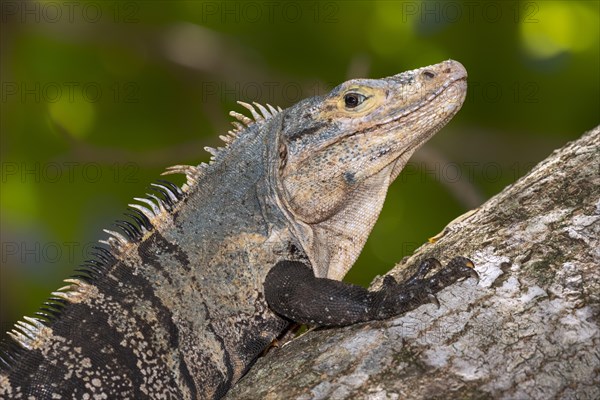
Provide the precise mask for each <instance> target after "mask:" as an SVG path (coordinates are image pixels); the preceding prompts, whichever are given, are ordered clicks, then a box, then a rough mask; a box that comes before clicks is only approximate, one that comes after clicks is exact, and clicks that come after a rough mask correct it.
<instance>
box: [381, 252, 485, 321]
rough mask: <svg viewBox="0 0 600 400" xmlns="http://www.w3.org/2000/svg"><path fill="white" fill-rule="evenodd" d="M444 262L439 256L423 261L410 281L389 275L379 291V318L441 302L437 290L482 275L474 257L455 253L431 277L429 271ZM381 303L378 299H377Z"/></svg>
mask: <svg viewBox="0 0 600 400" xmlns="http://www.w3.org/2000/svg"><path fill="white" fill-rule="evenodd" d="M440 266H441V264H440V262H439V261H438V260H436V259H435V258H428V259H426V260H425V261H423V262H422V263H421V264H420V265H419V268H418V269H417V272H415V273H414V274H413V275H412V276H411V277H410V278H408V279H407V280H406V281H404V282H401V283H397V282H396V280H395V279H394V278H392V277H391V276H389V275H388V276H386V277H385V278H384V281H383V287H382V288H381V290H379V291H378V292H376V297H379V299H378V300H379V302H380V303H379V311H378V315H377V316H378V318H388V317H390V316H393V315H397V314H401V313H404V312H406V311H409V310H412V309H414V308H416V307H418V306H420V305H422V304H425V303H434V304H436V305H437V306H438V307H439V305H440V303H439V301H438V300H437V297H436V296H435V294H436V293H437V292H439V291H440V290H442V289H444V288H445V287H447V286H450V285H452V284H453V283H455V282H457V281H459V280H461V279H464V278H469V277H471V278H476V279H477V280H479V275H478V274H477V272H476V271H475V269H474V264H473V262H472V261H471V260H469V259H468V258H465V257H455V258H453V259H452V261H450V262H449V263H448V265H447V266H446V267H444V268H442V269H440V270H439V271H438V272H436V273H435V274H434V275H432V276H431V277H429V278H426V275H427V273H429V272H430V271H431V270H433V269H438V268H440ZM375 302H376V303H377V300H376V301H375Z"/></svg>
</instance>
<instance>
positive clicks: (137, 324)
mask: <svg viewBox="0 0 600 400" xmlns="http://www.w3.org/2000/svg"><path fill="white" fill-rule="evenodd" d="M466 78H467V73H466V71H465V69H464V67H463V66H462V65H461V64H460V63H458V62H456V61H452V60H448V61H445V62H442V63H440V64H436V65H432V66H428V67H424V68H420V69H415V70H412V71H407V72H403V73H401V74H398V75H394V76H391V77H388V78H382V79H354V80H350V81H347V82H344V83H342V84H341V85H339V86H337V87H335V88H334V89H333V90H332V91H331V92H330V93H329V94H327V95H325V96H317V97H312V98H308V99H305V100H302V101H300V102H299V103H297V104H295V105H293V106H292V107H290V108H288V109H285V110H281V109H280V108H277V109H275V108H273V107H271V106H268V107H264V106H262V105H259V104H257V103H255V107H253V106H251V105H249V104H246V103H241V102H240V104H241V105H242V106H244V107H246V108H247V109H248V110H249V111H250V113H251V114H252V118H249V117H246V116H244V115H242V114H239V113H236V112H232V113H231V115H232V116H233V117H235V118H236V119H237V121H235V122H233V124H234V127H235V128H234V129H233V130H231V131H230V132H229V134H228V135H227V136H222V139H223V140H224V141H225V142H226V146H225V147H223V148H219V149H209V148H207V150H208V151H209V152H211V153H212V155H213V157H212V159H211V161H210V163H208V164H201V165H199V166H174V167H170V168H168V169H167V170H166V172H165V174H171V173H183V174H185V176H186V179H187V182H186V183H185V184H184V185H183V186H182V187H178V186H176V185H174V184H172V183H169V182H167V181H160V182H159V183H156V184H154V188H155V189H156V192H157V194H156V195H149V196H148V197H147V198H140V199H136V200H137V201H138V202H139V203H140V204H132V205H130V207H131V212H130V218H131V219H130V220H129V221H120V222H119V223H118V225H119V226H120V230H119V231H108V230H107V231H106V232H107V233H108V234H109V238H108V239H107V240H105V241H101V242H103V243H105V245H106V247H98V249H97V252H96V255H95V256H96V258H95V259H93V260H90V261H88V262H87V263H86V264H85V266H84V269H83V271H82V272H81V273H80V274H79V275H77V276H75V277H72V278H71V279H67V280H65V282H66V283H67V286H65V287H63V288H61V289H59V290H58V291H56V292H54V293H52V297H51V298H50V299H49V300H48V301H47V302H46V303H45V305H44V307H42V309H41V310H40V312H38V313H37V316H36V317H35V318H30V317H24V321H21V322H18V323H17V324H16V325H15V328H14V329H13V330H12V331H11V332H9V335H10V336H11V339H9V340H7V341H5V343H3V347H4V349H3V351H2V352H1V353H0V396H1V398H3V399H4V398H7V399H8V398H23V399H26V398H28V399H50V398H76V399H85V398H98V399H101V398H156V399H163V398H164V399H167V398H173V399H176V398H182V399H205V398H213V399H215V398H220V397H222V396H223V395H224V394H225V393H226V392H227V390H228V389H229V388H230V387H231V386H232V385H233V384H235V382H236V381H238V380H239V379H240V378H241V377H242V376H243V375H244V374H245V373H246V371H247V370H248V369H249V368H250V367H251V366H252V364H253V363H254V361H255V360H256V359H257V357H259V356H260V355H261V354H262V353H263V352H264V351H265V350H266V349H267V348H269V346H270V345H271V344H272V343H273V342H274V341H275V340H276V339H277V338H281V337H282V336H283V335H284V334H286V332H288V331H289V329H290V328H291V327H292V326H294V325H295V324H298V323H300V324H307V325H312V326H326V327H335V326H343V325H349V324H354V323H357V322H363V321H370V320H377V319H385V318H389V317H391V316H394V315H398V314H401V313H403V312H405V311H408V310H410V309H414V308H416V307H417V306H419V305H421V304H423V303H426V302H429V301H435V296H434V294H435V293H436V292H438V291H439V290H441V289H442V288H443V287H445V286H448V285H450V284H452V283H454V282H456V281H457V280H459V279H462V278H466V277H469V276H475V275H476V274H475V272H474V270H473V269H472V267H473V265H472V263H471V262H470V261H469V260H468V259H466V258H462V257H455V258H453V259H452V261H450V263H449V264H448V265H447V266H446V267H444V268H440V265H439V263H438V262H437V260H434V259H429V260H426V261H424V262H423V263H422V264H421V265H420V266H419V268H418V272H417V273H416V274H415V275H414V276H413V277H411V278H410V279H409V280H407V281H405V282H402V283H397V282H396V281H395V280H394V279H393V278H391V277H386V279H385V280H384V284H383V287H382V288H381V289H380V290H378V291H372V292H370V291H368V290H367V289H365V288H362V287H359V286H355V285H351V284H348V283H343V282H341V279H342V278H343V277H344V275H345V274H346V273H347V272H348V270H349V269H350V268H351V266H352V264H353V263H354V261H355V260H356V258H357V257H358V255H359V253H360V252H361V250H362V247H363V245H364V243H365V241H366V240H367V237H368V236H369V233H370V231H371V229H372V228H373V225H374V224H375V221H376V220H377V217H378V215H379V212H380V211H381V207H382V205H383V202H384V199H385V195H386V192H387V189H388V186H389V185H390V184H391V183H392V182H393V180H394V179H395V178H396V177H397V176H398V174H399V173H400V171H401V170H402V168H403V167H404V165H405V164H406V162H407V161H408V159H409V157H410V156H411V155H412V153H413V152H414V151H415V150H416V149H417V148H419V147H420V146H421V145H422V144H423V143H425V142H426V141H427V140H428V139H429V138H430V137H432V136H433V135H434V134H435V133H436V132H437V131H438V130H440V129H441V128H442V127H443V126H444V125H446V123H447V122H448V121H449V120H450V119H451V118H452V117H453V116H454V115H455V114H456V113H457V112H458V110H459V109H460V107H461V105H462V103H463V101H464V98H465V95H466V88H467V84H466ZM257 109H258V111H257ZM432 269H434V270H436V271H437V272H435V273H431V274H428V276H426V275H427V273H428V272H429V271H431V270H432Z"/></svg>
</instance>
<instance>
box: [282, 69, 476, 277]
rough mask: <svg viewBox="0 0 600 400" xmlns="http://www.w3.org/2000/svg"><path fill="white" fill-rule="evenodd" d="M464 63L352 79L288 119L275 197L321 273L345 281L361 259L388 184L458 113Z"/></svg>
mask: <svg viewBox="0 0 600 400" xmlns="http://www.w3.org/2000/svg"><path fill="white" fill-rule="evenodd" d="M466 78H467V73H466V70H465V68H464V67H463V66H462V65H461V64H460V63H458V62H456V61H452V60H448V61H445V62H442V63H440V64H436V65H432V66H428V67H424V68H419V69H416V70H412V71H407V72H403V73H401V74H398V75H394V76H390V77H387V78H382V79H353V80H350V81H347V82H344V83H342V84H341V85H339V86H337V87H335V88H334V89H333V90H332V91H331V92H330V93H329V94H327V95H325V96H320V97H313V98H310V99H306V100H304V101H301V102H300V103H298V104H296V105H294V106H293V107H291V108H289V109H287V110H285V112H284V113H282V122H281V124H282V125H281V126H282V129H281V131H280V134H279V136H278V149H279V150H278V153H279V164H278V168H277V174H278V177H277V178H276V181H277V196H278V198H279V201H280V202H281V203H282V205H283V207H284V208H286V210H287V213H288V216H289V217H288V218H289V219H290V221H291V223H292V225H293V226H294V229H295V230H296V232H297V235H298V237H299V238H300V241H301V242H302V245H303V247H304V250H305V251H306V253H307V255H308V257H309V258H310V260H311V263H312V265H313V268H314V270H315V274H316V275H317V276H321V277H329V278H332V279H341V278H343V276H344V275H345V274H346V272H347V271H348V270H349V269H350V267H351V266H352V264H353V263H354V261H355V260H356V258H357V257H358V255H359V253H360V251H361V250H362V247H363V245H364V243H365V241H366V240H367V237H368V235H369V233H370V231H371V229H372V228H373V225H374V224H375V221H376V219H377V217H378V215H379V212H380V211H381V207H382V205H383V201H384V199H385V195H386V192H387V189H388V186H389V185H390V184H391V183H392V181H393V180H394V179H395V178H396V176H397V175H398V174H399V172H400V171H401V170H402V168H403V167H404V165H405V164H406V162H407V161H408V158H409V157H410V156H411V154H412V153H413V152H414V151H415V150H416V149H417V148H419V146H421V145H422V144H423V143H425V142H426V141H427V140H428V139H429V138H430V137H431V136H433V135H434V134H435V133H436V132H437V131H438V130H439V129H441V128H442V127H443V126H444V125H445V124H446V123H447V122H448V121H449V120H450V119H451V118H452V117H453V116H454V115H455V114H456V113H457V112H458V110H459V109H460V107H461V105H462V103H463V100H464V98H465V94H466V88H467V83H466Z"/></svg>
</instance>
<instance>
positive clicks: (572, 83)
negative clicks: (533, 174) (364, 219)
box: [0, 0, 600, 331]
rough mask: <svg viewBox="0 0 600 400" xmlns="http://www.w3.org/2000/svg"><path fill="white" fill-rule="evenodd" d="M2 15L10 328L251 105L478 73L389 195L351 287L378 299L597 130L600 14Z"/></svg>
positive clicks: (469, 10) (419, 8) (133, 9)
mask: <svg viewBox="0 0 600 400" xmlns="http://www.w3.org/2000/svg"><path fill="white" fill-rule="evenodd" d="M0 4H1V7H2V8H1V9H0V18H1V30H2V31H1V43H0V51H1V61H0V67H1V71H0V72H1V77H0V78H1V85H2V86H1V96H2V98H1V103H0V107H1V109H0V111H1V114H0V128H1V141H0V143H1V150H0V155H1V167H2V170H1V172H2V175H1V176H2V181H1V193H0V200H1V207H0V218H1V226H0V233H1V235H2V238H1V243H2V264H1V268H0V291H1V293H0V321H1V323H2V328H3V329H2V330H3V331H6V330H8V329H10V327H11V326H12V324H13V323H14V321H15V320H16V319H18V318H20V317H21V316H22V315H24V314H28V315H31V314H32V313H33V312H34V311H36V309H37V308H38V307H39V305H40V304H41V302H42V301H44V299H45V298H46V297H47V296H48V294H49V292H50V291H52V290H55V289H56V288H58V287H60V286H62V284H61V281H62V279H63V278H65V277H67V276H68V275H69V274H71V273H72V271H73V268H74V267H75V266H77V265H78V264H80V263H81V262H83V261H84V260H85V259H86V258H88V257H89V250H90V247H91V246H92V245H93V244H94V243H95V242H96V241H97V240H98V239H102V238H104V236H105V235H104V234H102V231H101V230H102V228H110V225H111V223H112V222H113V221H114V220H115V219H117V218H118V217H119V216H120V215H121V213H122V212H123V211H124V209H125V205H126V204H127V203H129V202H131V199H132V198H133V197H134V196H139V195H141V194H143V193H144V192H145V191H146V190H147V186H148V184H149V183H150V182H152V181H154V180H155V179H156V178H157V177H158V175H159V174H160V173H161V172H162V171H163V170H164V168H166V167H168V166H170V165H174V164H186V163H190V164H198V163H199V162H201V161H206V160H207V159H208V155H207V154H206V153H205V152H204V150H202V149H203V147H204V146H206V145H209V146H218V145H219V140H218V139H217V136H218V134H222V133H225V132H226V131H227V130H228V129H229V121H230V120H231V118H230V117H229V116H228V115H227V113H228V111H229V110H231V109H235V110H238V111H243V110H240V107H239V106H238V105H236V104H235V101H236V100H243V101H258V102H261V103H270V104H274V105H280V106H281V107H284V108H285V107H287V106H289V105H291V104H293V103H295V102H297V101H298V100H300V99H302V98H305V97H308V96H313V95H317V94H323V93H325V92H326V91H327V90H328V89H329V88H331V87H333V86H335V85H337V84H339V83H340V82H342V81H344V80H347V79H349V78H354V77H372V78H378V77H383V76H388V75H393V74H396V73H398V72H401V71H404V70H407V69H412V68H417V67H421V66H425V65H429V64H433V63H437V62H440V61H442V60H444V59H448V58H452V59H456V60H459V61H460V62H462V63H463V64H464V65H465V66H466V68H467V70H468V71H469V94H468V97H467V100H466V103H465V105H464V106H463V109H462V111H461V112H460V113H459V114H458V116H457V117H456V118H455V119H454V120H453V121H452V122H451V123H450V124H449V125H448V127H446V128H445V129H444V130H443V131H442V132H441V133H440V134H439V135H437V136H436V137H435V138H434V139H433V140H431V142H430V143H428V144H427V145H426V146H425V147H424V148H423V149H422V150H421V151H419V153H418V154H416V155H415V157H414V158H413V161H412V162H411V163H410V164H409V165H408V166H407V168H406V170H405V171H404V172H403V174H402V175H401V176H400V177H399V178H398V181H397V182H396V183H395V184H394V185H393V186H392V187H391V189H390V192H389V196H388V200H387V202H386V205H385V208H384V211H383V213H382V215H381V218H380V220H379V222H378V224H377V226H376V227H375V229H374V231H373V234H372V236H371V238H370V240H369V242H368V243H367V245H366V247H365V250H364V251H363V254H362V255H361V257H360V259H359V261H358V262H357V265H356V266H355V268H354V269H353V270H352V271H351V273H350V274H349V275H348V277H347V280H349V281H352V282H357V283H360V284H363V285H366V284H368V283H369V282H370V280H371V279H372V278H373V277H374V276H375V275H377V274H382V273H384V272H385V271H387V270H388V269H390V268H391V267H392V265H393V264H394V263H395V262H397V261H399V260H400V259H401V258H402V257H404V256H407V255H410V254H411V252H412V251H413V250H414V249H416V248H417V247H418V246H419V245H420V244H422V243H423V242H425V241H426V239H427V238H428V237H430V236H433V235H435V234H436V233H438V232H439V231H440V230H441V229H443V227H444V226H445V225H446V223H448V222H449V221H450V220H452V219H453V218H455V217H456V216H458V215H460V214H462V213H464V212H465V211H467V210H469V209H471V208H474V207H476V206H477V205H479V204H480V203H481V202H483V201H484V200H485V199H487V198H489V197H490V196H492V195H494V194H495V193H497V192H498V191H500V190H501V189H502V188H503V187H504V186H506V185H507V184H509V183H511V182H513V181H514V180H516V179H517V178H519V177H520V176H522V175H523V174H525V173H526V172H527V171H528V170H529V169H530V168H531V167H532V166H533V165H534V164H535V163H537V162H539V161H540V160H542V159H543V158H545V157H546V156H547V155H548V154H549V153H550V152H551V151H552V150H553V149H555V148H557V147H559V146H561V145H563V144H564V143H566V142H567V141H569V140H572V139H575V138H577V137H578V136H579V135H581V133H582V132H584V131H586V130H588V129H591V128H592V127H594V126H595V125H596V124H598V119H599V118H598V110H599V109H600V91H599V79H600V67H599V59H600V52H599V47H600V46H599V43H598V41H599V37H600V32H599V18H600V12H599V2H598V1H531V2H529V1H523V2H517V1H514V2H512V1H501V2H498V1H496V2H473V1H464V2H463V1H453V2H444V1H380V2H377V1H323V2H316V1H315V2H310V1H308V2H297V1H289V2H279V1H268V2H230V1H227V2H225V1H177V0H176V1H123V2H110V1H69V2H61V1H5V0H3V1H2V2H1V3H0ZM178 182H179V183H181V181H178ZM456 252H457V254H460V249H457V250H456ZM446 256H447V257H450V256H451V255H446Z"/></svg>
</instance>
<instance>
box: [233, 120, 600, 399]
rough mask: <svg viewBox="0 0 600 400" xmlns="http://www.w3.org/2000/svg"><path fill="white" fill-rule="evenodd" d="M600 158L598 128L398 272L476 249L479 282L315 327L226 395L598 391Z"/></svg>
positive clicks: (596, 394) (511, 395)
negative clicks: (434, 299)
mask: <svg viewBox="0 0 600 400" xmlns="http://www.w3.org/2000/svg"><path fill="white" fill-rule="evenodd" d="M599 163H600V127H596V128H595V129H594V130H593V131H591V132H588V133H586V134H585V135H584V136H583V137H581V138H580V139H579V140H577V141H575V142H572V143H569V144H567V145H566V146H564V147H563V148H562V149H560V150H557V151H555V152H554V153H553V154H552V155H550V156H549V157H548V158H547V159H546V160H544V161H543V162H541V163H540V164H539V165H537V166H536V167H535V168H534V169H533V170H532V171H531V172H530V173H529V174H528V175H527V176H525V177H523V178H522V179H520V180H519V181H518V182H516V183H514V184H513V185H511V186H509V187H507V188H505V189H504V190H503V191H502V192H501V193H499V194H498V195H496V196H495V197H493V198H492V199H490V200H489V201H487V202H486V203H485V204H484V205H482V206H481V207H480V208H479V209H477V210H476V212H475V213H474V214H472V215H470V216H468V217H467V218H465V219H463V220H461V221H457V222H454V223H452V224H451V225H449V226H448V227H447V229H446V235H445V236H443V237H442V238H441V239H439V240H438V241H437V242H436V243H434V244H426V245H424V246H422V247H421V248H420V249H419V250H418V251H417V252H416V253H415V255H413V256H412V257H410V259H408V260H405V261H404V262H403V263H401V264H399V265H397V266H396V267H395V268H394V269H393V270H392V271H391V272H390V273H391V274H392V275H394V276H395V277H396V278H398V279H402V277H403V276H405V275H406V274H407V273H409V272H411V271H408V270H407V267H406V266H407V265H416V264H417V263H418V261H419V260H421V259H423V258H425V257H431V256H434V257H438V258H439V259H441V260H443V261H448V259H449V258H450V257H452V256H454V255H464V256H467V257H469V258H471V259H472V260H473V261H474V262H475V264H476V271H477V272H478V273H479V275H480V280H479V282H476V281H475V280H474V279H467V280H465V281H462V282H459V283H457V284H455V285H453V286H451V287H449V288H447V289H445V290H443V291H442V292H440V294H439V295H438V299H439V302H440V304H441V307H440V308H437V307H436V306H435V305H434V304H428V305H423V306H421V307H419V308H418V309H416V310H414V311H411V312H409V313H407V314H404V315H402V316H400V317H398V318H394V319H390V320H387V321H380V322H372V323H366V324H359V325H355V326H351V327H347V328H341V329H326V330H316V331H311V332H309V333H307V334H305V335H303V336H301V337H299V338H297V339H295V340H293V341H292V342H290V343H289V344H287V345H286V346H284V347H282V348H278V349H274V350H272V351H270V352H269V353H268V354H267V355H266V356H265V357H263V358H261V359H260V360H258V362H257V363H256V365H255V366H254V367H253V368H252V369H251V371H250V372H249V373H248V375H247V376H245V377H244V378H243V379H242V380H241V381H240V382H239V383H238V384H237V385H236V386H235V387H234V389H233V390H232V391H231V392H230V394H229V395H228V397H227V398H229V399H259V398H260V399H425V398H427V399H430V398H440V399H447V398H469V399H470V398H507V399H530V398H531V399H550V398H560V399H598V398H600V350H599V349H600V334H599V322H600V318H599V315H600V221H599V219H600V169H599V168H600V167H599ZM376 285H377V282H376V284H375V286H376Z"/></svg>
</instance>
